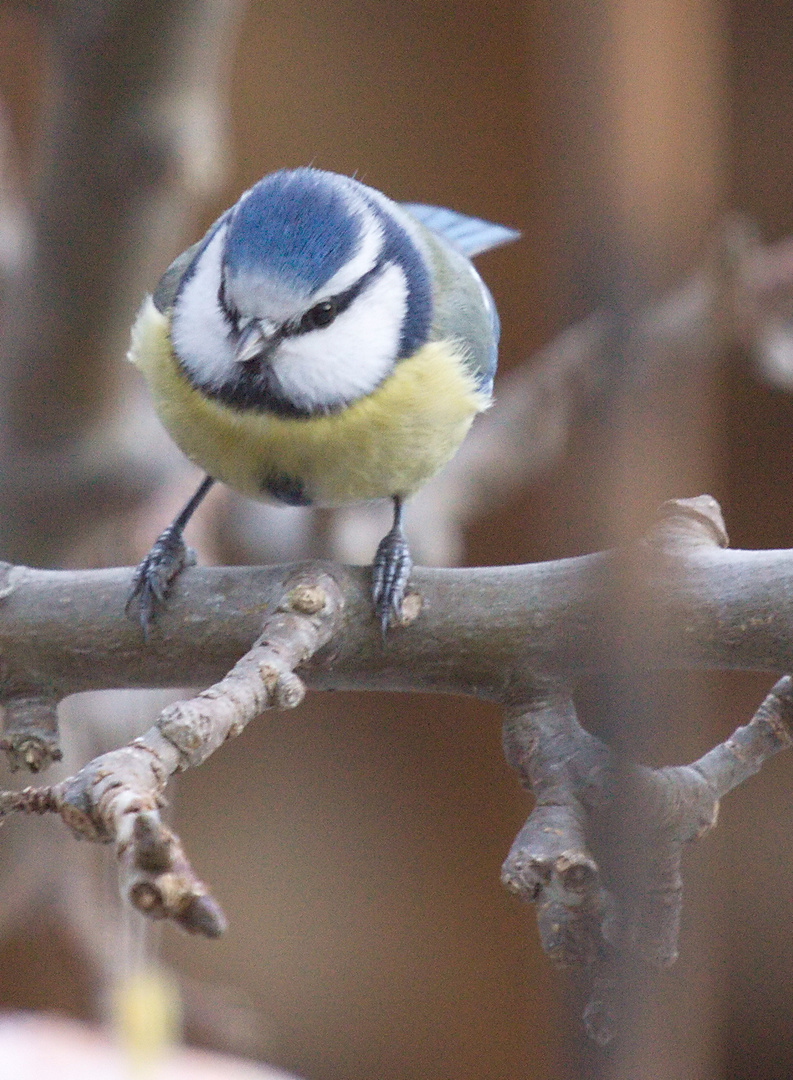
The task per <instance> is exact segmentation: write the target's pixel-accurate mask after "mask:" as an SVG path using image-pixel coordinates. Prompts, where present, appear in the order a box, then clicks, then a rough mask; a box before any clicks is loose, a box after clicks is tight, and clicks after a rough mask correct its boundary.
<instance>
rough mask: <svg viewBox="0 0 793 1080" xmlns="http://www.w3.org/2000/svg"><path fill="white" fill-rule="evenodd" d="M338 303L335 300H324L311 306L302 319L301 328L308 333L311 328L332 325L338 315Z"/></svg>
mask: <svg viewBox="0 0 793 1080" xmlns="http://www.w3.org/2000/svg"><path fill="white" fill-rule="evenodd" d="M337 313H338V312H337V308H336V304H335V302H334V301H333V300H323V301H322V302H321V303H319V304H315V305H314V306H313V308H310V309H309V310H308V311H307V312H306V313H305V315H304V316H303V318H302V319H301V320H300V330H301V332H303V333H308V331H309V330H321V329H322V327H323V326H330V324H331V323H332V322H333V320H334V319H335V318H336V315H337Z"/></svg>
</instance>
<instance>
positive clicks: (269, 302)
mask: <svg viewBox="0 0 793 1080" xmlns="http://www.w3.org/2000/svg"><path fill="white" fill-rule="evenodd" d="M366 225H367V226H368V227H367V228H365V231H364V238H363V242H362V244H361V246H360V248H359V250H358V251H357V252H356V254H355V255H354V257H353V258H352V259H351V260H350V262H349V263H347V264H346V265H345V266H343V267H342V268H341V269H340V270H339V271H338V272H337V273H336V274H335V275H334V276H333V278H332V279H331V280H330V281H328V282H327V283H326V284H325V285H324V286H323V287H322V289H321V290H320V291H318V292H316V293H313V294H310V293H306V292H300V291H299V290H298V289H297V288H294V287H293V288H289V287H288V286H286V285H285V284H284V282H283V281H281V280H280V279H278V280H276V279H274V278H272V277H270V278H268V277H266V276H264V275H262V276H253V275H251V274H250V273H246V274H244V275H241V274H238V275H236V276H233V275H228V276H227V279H226V282H225V295H226V302H227V305H228V306H230V307H232V308H233V309H234V310H236V311H237V312H239V314H240V328H244V327H245V326H246V325H247V324H248V323H249V322H250V321H251V320H257V319H261V320H263V321H264V322H265V323H267V324H268V325H273V324H275V325H278V326H283V325H284V324H292V325H293V326H294V325H296V324H297V323H298V322H299V320H300V318H301V316H302V315H304V314H305V313H306V312H307V311H309V310H310V309H311V308H312V307H314V306H315V305H316V304H318V303H321V302H322V301H323V300H328V299H330V298H331V297H333V296H337V295H339V294H340V293H343V292H344V291H345V290H346V289H348V288H350V287H351V286H352V285H354V284H355V283H356V282H358V281H359V280H360V279H361V277H362V276H363V275H364V274H366V273H367V272H368V271H370V270H372V268H373V267H374V266H375V265H376V263H377V259H378V256H379V255H380V252H381V250H382V246H383V236H382V231H381V229H380V228H379V226H378V225H377V223H376V221H375V219H374V217H372V219H371V220H370V221H369V222H367V223H366ZM226 227H227V226H226V225H225V224H224V225H222V226H221V227H220V228H219V229H218V232H217V233H216V234H215V236H214V237H213V238H212V239H211V240H210V242H209V244H208V245H207V247H206V248H205V250H204V251H203V253H202V254H201V256H200V258H199V261H198V264H197V265H196V267H195V270H194V273H193V275H192V277H191V278H190V279H189V280H188V281H187V282H185V284H184V286H183V287H182V289H181V292H180V293H179V295H178V296H177V300H176V303H175V305H174V310H173V313H172V319H171V342H172V345H173V348H174V350H175V352H176V354H177V356H178V357H179V359H180V360H181V362H182V364H183V366H184V368H185V369H186V371H187V373H188V375H190V376H192V377H193V378H194V380H195V382H196V383H197V384H199V385H202V386H205V387H207V388H208V389H210V388H211V389H220V388H229V387H233V385H234V382H235V380H238V379H240V378H241V367H242V365H241V364H240V361H238V360H236V359H235V350H236V345H237V340H238V335H237V333H236V332H235V330H234V328H233V327H232V326H231V325H230V323H229V321H228V319H227V317H226V315H225V314H224V311H223V309H222V307H221V304H220V301H219V298H218V291H219V285H220V280H221V267H222V253H223V244H224V238H225V233H226ZM407 295H408V290H407V282H406V280H405V274H404V271H403V270H402V268H401V267H399V266H397V265H395V264H387V265H386V266H385V267H384V268H383V269H382V270H381V271H380V272H375V273H374V274H373V275H372V278H371V280H370V281H369V282H368V283H366V284H365V285H364V287H363V288H362V290H361V292H360V294H359V295H358V296H357V297H356V298H355V299H354V300H353V301H352V303H351V304H350V305H349V307H347V308H346V309H345V310H343V311H341V312H340V313H339V314H338V315H337V316H336V317H335V318H334V319H333V321H332V322H331V323H330V324H329V325H327V326H324V327H321V328H317V329H315V330H310V331H308V332H301V333H288V334H287V335H286V336H284V337H283V338H282V339H281V340H280V341H279V343H278V344H277V345H276V347H275V348H274V349H273V351H272V352H271V353H270V354H269V355H268V356H267V358H266V359H265V360H263V361H261V363H263V364H266V365H268V367H269V369H270V372H269V375H268V383H269V385H270V386H272V387H274V388H275V389H276V390H277V392H278V394H279V395H280V396H282V397H283V398H285V399H286V400H287V401H288V402H289V403H290V404H291V405H292V406H293V407H294V408H296V409H299V410H302V411H306V412H318V411H319V412H321V411H326V410H330V409H333V408H338V407H340V406H343V405H344V404H349V403H350V402H352V401H355V400H357V399H358V398H360V397H363V396H364V395H366V394H368V393H371V391H372V390H374V389H375V387H376V386H378V385H379V383H380V382H381V381H382V380H383V379H384V378H385V376H386V375H387V374H388V372H389V371H390V370H391V368H392V367H393V365H394V363H395V360H396V357H397V354H398V351H399V343H400V336H401V330H402V324H403V322H404V319H405V315H406V311H407ZM257 362H259V361H254V363H257Z"/></svg>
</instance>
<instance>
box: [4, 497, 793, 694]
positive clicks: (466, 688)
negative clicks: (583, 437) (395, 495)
mask: <svg viewBox="0 0 793 1080" xmlns="http://www.w3.org/2000/svg"><path fill="white" fill-rule="evenodd" d="M703 500H704V501H703ZM703 500H687V501H684V502H680V503H677V502H674V503H670V504H667V506H666V507H665V509H664V515H663V517H662V520H661V524H660V525H659V526H658V528H657V529H656V530H654V532H653V533H652V534H650V536H649V537H648V538H647V539H646V540H645V541H642V542H641V543H638V544H636V545H634V546H632V547H630V548H628V549H625V550H624V551H614V552H606V553H600V554H595V555H587V556H582V557H580V558H576V559H563V560H559V561H556V562H547V563H540V564H534V565H527V566H508V567H482V568H477V569H458V570H428V569H421V568H419V569H416V570H415V571H414V573H413V576H412V579H411V581H412V590H413V593H414V599H413V600H412V601H411V603H412V605H413V607H414V610H416V609H418V610H417V615H416V617H415V620H414V621H413V622H412V625H409V626H406V627H403V628H397V629H395V630H393V631H392V632H390V633H389V635H388V640H387V642H386V644H385V646H384V645H383V643H382V640H381V638H380V634H379V632H378V629H377V624H376V622H375V620H374V618H373V617H372V614H371V600H370V584H369V570H368V569H366V568H352V567H341V566H337V565H334V564H314V565H316V568H317V569H318V570H319V569H321V570H323V571H324V572H327V573H328V574H329V575H330V576H331V577H332V578H333V579H334V580H335V581H336V582H337V583H338V585H339V588H340V589H341V591H342V593H343V595H344V602H345V610H346V612H347V616H346V622H345V627H344V632H343V634H341V635H339V637H338V639H337V640H336V641H335V642H334V654H333V659H332V661H329V660H328V659H323V660H322V661H321V662H320V661H319V660H315V661H314V662H312V663H311V664H310V665H308V666H307V668H306V670H305V672H304V678H305V681H306V685H307V686H309V687H310V688H314V689H377V690H421V691H435V692H440V693H463V694H473V695H476V696H478V697H481V698H487V699H491V700H499V701H506V702H510V701H513V702H521V701H529V700H533V699H534V698H535V697H536V695H537V689H538V687H542V686H545V685H546V684H547V683H548V681H551V682H553V683H554V684H558V683H560V682H566V683H571V682H572V681H574V680H575V679H577V678H579V677H580V676H583V675H585V674H589V673H596V672H598V671H603V670H608V669H609V664H610V657H611V650H610V647H609V643H608V639H607V635H608V627H604V626H603V621H602V615H601V613H602V608H601V600H602V595H603V592H604V590H607V589H608V588H609V586H610V584H611V583H612V582H613V581H614V580H615V575H618V574H619V573H621V572H623V570H624V569H625V567H626V565H629V566H630V569H631V570H632V571H633V572H634V573H636V574H638V573H640V574H641V578H642V581H643V582H644V584H643V588H642V590H641V593H640V595H639V597H638V598H637V599H636V602H635V609H634V610H633V611H631V612H629V613H626V618H627V619H628V621H629V622H630V626H631V631H632V632H635V635H636V640H637V645H636V649H635V656H636V658H637V663H639V664H641V663H644V662H646V663H647V664H648V665H651V666H652V667H653V668H683V669H700V670H704V669H713V668H725V669H733V670H750V669H751V670H768V671H780V672H781V671H784V670H786V669H787V668H788V667H789V666H790V665H791V659H792V658H793V551H731V550H724V549H722V548H720V547H718V546H716V544H715V542H714V537H715V533H712V532H710V530H711V525H710V524H709V522H710V519H709V518H708V517H707V515H706V516H704V517H703V516H702V514H701V512H700V511H701V507H703V506H704V507H705V508H706V509H707V508H710V509H711V510H713V508H714V507H715V505H716V504H715V503H714V502H713V500H708V499H707V497H703ZM697 507H699V508H700V509H697ZM716 511H717V508H716ZM714 512H715V511H714ZM676 528H679V529H681V530H682V531H683V534H684V535H686V530H687V529H689V528H691V529H692V530H693V531H692V533H691V537H690V539H691V542H687V543H680V542H679V539H678V538H677V537H676V535H675V529H676ZM700 528H701V529H703V530H704V532H702V535H700V534H699V532H698V531H697V530H699V529H700ZM708 536H709V537H710V539H708ZM294 573H295V567H292V566H282V567H256V568H253V567H235V568H192V569H190V570H188V571H186V572H185V573H184V575H183V576H182V577H181V578H180V580H179V582H178V583H177V585H176V587H175V589H174V593H173V597H172V599H171V601H170V602H169V604H168V609H167V611H166V612H165V614H164V615H163V617H162V620H161V624H160V626H159V628H158V629H157V630H156V631H155V632H154V633H153V634H152V638H151V640H150V641H149V642H148V643H144V642H143V641H142V640H141V635H140V630H139V628H138V627H137V626H136V625H134V624H133V623H131V622H130V621H129V620H128V619H127V618H126V616H125V615H124V601H125V597H126V594H127V590H128V588H129V583H130V578H131V571H130V570H128V569H114V570H92V571H68V572H67V571H62V572H58V571H44V570H31V569H27V568H24V567H6V568H5V571H4V584H3V587H2V589H0V592H1V593H2V600H0V657H1V658H2V698H4V699H5V700H10V699H12V698H14V697H16V696H22V695H28V694H30V692H31V687H35V686H38V687H39V688H42V690H46V691H47V693H49V694H54V695H55V696H58V697H64V696H66V695H67V694H73V693H77V692H78V691H82V690H91V689H108V688H111V687H153V686H163V687H164V686H184V685H185V683H191V682H192V683H198V684H201V683H205V684H206V683H210V682H213V681H216V680H217V679H219V678H221V677H222V676H223V674H224V672H226V671H228V670H229V668H230V667H231V666H232V665H233V664H234V663H235V662H236V660H237V658H238V657H239V656H240V655H241V654H242V653H244V652H245V651H246V649H247V648H248V645H249V643H250V641H251V640H253V639H254V638H255V637H256V635H257V633H258V632H259V628H260V625H261V619H262V617H263V616H264V614H265V613H266V612H267V611H268V610H269V611H271V610H272V609H273V608H274V607H275V606H277V604H278V603H279V602H280V600H281V597H282V596H283V594H284V591H285V589H286V588H287V582H288V580H289V579H290V578H292V577H293V576H294ZM643 640H651V641H652V649H648V650H643V649H642V647H641V646H642V641H643Z"/></svg>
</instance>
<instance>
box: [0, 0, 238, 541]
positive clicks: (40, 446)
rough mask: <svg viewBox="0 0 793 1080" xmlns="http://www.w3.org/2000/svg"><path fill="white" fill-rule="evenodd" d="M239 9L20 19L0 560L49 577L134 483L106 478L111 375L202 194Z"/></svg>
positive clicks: (211, 181)
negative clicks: (23, 161) (18, 168)
mask: <svg viewBox="0 0 793 1080" xmlns="http://www.w3.org/2000/svg"><path fill="white" fill-rule="evenodd" d="M241 4H242V0H156V2H155V0H65V2H63V3H52V4H49V5H42V6H41V7H40V9H38V11H37V14H38V18H39V25H40V29H41V34H42V37H43V40H44V43H45V49H44V52H45V67H46V72H47V88H46V93H45V96H44V105H43V116H42V120H41V136H40V138H39V140H38V143H37V145H36V147H35V150H34V164H33V169H32V174H33V177H32V181H31V185H30V191H29V192H28V193H27V194H28V208H27V209H28V214H27V221H28V222H29V237H28V245H27V246H28V257H27V258H25V259H22V260H20V262H19V264H18V266H17V267H16V269H15V271H14V272H9V273H8V274H7V276H6V279H5V280H4V281H3V282H2V283H1V284H2V299H3V319H2V324H1V325H0V410H1V411H0V476H1V477H2V479H1V481H0V550H2V554H3V555H4V556H5V557H11V558H25V559H28V560H34V561H56V560H57V555H58V549H59V547H61V546H62V544H63V542H64V536H66V537H68V536H69V534H70V531H73V530H75V529H81V530H82V529H85V528H87V527H90V524H91V519H92V516H94V515H95V516H99V515H101V514H102V513H106V512H107V503H108V501H111V502H112V500H114V499H115V500H116V501H117V502H118V503H119V504H123V501H124V499H125V497H126V499H127V500H129V498H130V492H129V491H126V492H125V486H126V485H127V484H131V485H132V487H133V489H134V483H135V480H134V470H133V469H129V470H128V471H127V472H125V470H124V468H122V467H121V466H120V465H115V466H114V465H108V464H107V462H106V459H107V455H108V452H109V450H110V449H111V448H110V446H109V445H108V444H109V443H110V440H109V439H108V438H107V437H106V434H105V433H106V429H107V425H108V423H109V422H110V421H111V420H112V418H113V415H114V413H117V412H118V409H119V406H118V398H119V390H120V375H119V373H120V371H121V364H120V363H118V361H119V360H120V359H121V357H122V356H123V351H122V350H123V347H124V344H123V343H124V338H125V335H126V332H127V331H126V327H128V325H129V321H130V318H131V315H132V314H133V313H134V307H135V305H136V303H137V301H138V299H139V297H140V296H141V295H142V293H143V290H144V288H145V285H144V281H145V280H146V279H147V278H149V276H150V274H151V272H152V270H153V268H154V266H155V265H157V264H159V265H162V262H163V260H164V259H165V258H167V257H168V256H169V255H171V256H172V255H173V254H175V250H178V245H179V244H180V243H181V242H182V240H183V236H182V233H183V231H184V229H185V225H186V222H187V221H188V220H189V217H190V216H191V215H192V214H193V213H194V212H195V209H196V205H197V203H198V197H199V196H206V194H207V193H208V192H209V191H212V190H214V188H215V186H216V184H217V181H218V178H219V174H220V168H219V165H218V161H219V160H220V159H219V149H220V147H219V145H218V144H219V142H220V141H221V140H220V139H219V132H221V131H222V129H223V125H222V122H221V115H222V112H223V107H222V96H223V94H222V91H223V89H224V86H223V84H224V81H225V76H226V73H227V68H228V60H229V57H230V52H231V48H230V47H231V44H232V40H233V33H232V31H233V29H234V28H235V25H236V17H237V15H238V13H239V11H240V9H241ZM122 324H123V326H124V329H122ZM102 434H105V438H104V439H102V438H100V435H102ZM114 468H115V471H116V475H114V476H111V475H109V474H110V473H111V472H113V469H114ZM92 487H94V488H97V490H96V491H94V492H93V495H94V498H93V499H91V494H92Z"/></svg>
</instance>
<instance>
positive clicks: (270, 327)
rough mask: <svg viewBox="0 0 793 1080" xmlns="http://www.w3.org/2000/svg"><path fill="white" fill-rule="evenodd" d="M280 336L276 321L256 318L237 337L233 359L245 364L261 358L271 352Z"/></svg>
mask: <svg viewBox="0 0 793 1080" xmlns="http://www.w3.org/2000/svg"><path fill="white" fill-rule="evenodd" d="M280 338H281V332H280V328H279V327H278V326H277V325H276V323H273V322H270V321H267V320H264V319H256V320H254V321H253V322H252V323H249V324H248V326H246V327H245V329H244V330H243V331H242V333H241V334H240V336H239V338H238V339H237V344H236V346H235V349H234V360H235V361H236V363H238V364H247V363H249V362H250V361H251V360H259V359H262V358H264V357H265V356H266V355H267V354H268V353H270V352H272V350H273V349H274V348H275V346H276V345H277V344H278V342H279V341H280Z"/></svg>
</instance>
